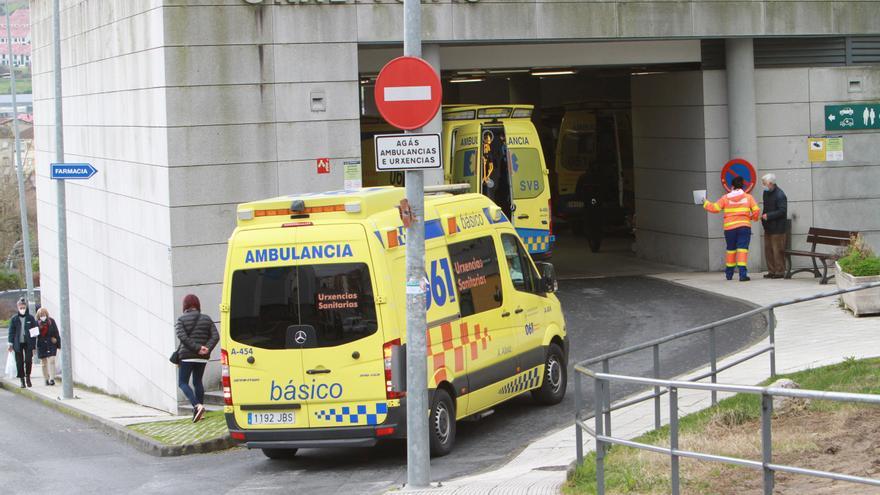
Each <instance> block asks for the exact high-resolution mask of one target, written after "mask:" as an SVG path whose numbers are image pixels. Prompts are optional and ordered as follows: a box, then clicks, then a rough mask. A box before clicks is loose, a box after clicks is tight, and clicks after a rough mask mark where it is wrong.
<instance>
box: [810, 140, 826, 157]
mask: <svg viewBox="0 0 880 495" xmlns="http://www.w3.org/2000/svg"><path fill="white" fill-rule="evenodd" d="M827 150H828V143H827V140H826V139H825V138H814V137H811V138H807V157H808V159H809V160H810V161H811V162H824V161H825V159H826V158H827Z"/></svg>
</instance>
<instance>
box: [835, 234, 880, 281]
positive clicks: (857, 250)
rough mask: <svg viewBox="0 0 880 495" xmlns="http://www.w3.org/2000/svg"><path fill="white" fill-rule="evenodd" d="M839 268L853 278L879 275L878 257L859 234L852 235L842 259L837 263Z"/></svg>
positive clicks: (879, 262)
mask: <svg viewBox="0 0 880 495" xmlns="http://www.w3.org/2000/svg"><path fill="white" fill-rule="evenodd" d="M837 262H838V263H839V264H840V268H841V269H842V270H843V271H844V272H846V273H849V274H850V275H852V276H854V277H872V276H876V275H880V257H878V256H876V255H874V251H873V250H871V247H870V246H869V245H868V243H867V241H865V238H864V237H862V235H861V234H857V235H854V236H853V237H852V239H851V240H850V244H849V246H847V248H846V250H845V251H844V252H843V257H842V258H840V259H839V260H838V261H837Z"/></svg>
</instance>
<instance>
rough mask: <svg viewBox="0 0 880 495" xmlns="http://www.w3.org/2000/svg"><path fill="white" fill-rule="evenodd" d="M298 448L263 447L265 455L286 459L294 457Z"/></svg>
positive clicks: (270, 457)
mask: <svg viewBox="0 0 880 495" xmlns="http://www.w3.org/2000/svg"><path fill="white" fill-rule="evenodd" d="M296 450H297V449H263V455H264V456H266V457H268V458H269V459H274V460H285V459H293V458H294V456H296Z"/></svg>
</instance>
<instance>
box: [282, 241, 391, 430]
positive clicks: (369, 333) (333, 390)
mask: <svg viewBox="0 0 880 495" xmlns="http://www.w3.org/2000/svg"><path fill="white" fill-rule="evenodd" d="M298 230H299V232H298V233H297V238H298V241H299V244H300V246H301V247H302V250H303V251H302V255H303V256H301V260H300V263H299V266H298V280H297V289H298V296H299V297H298V301H299V308H300V309H299V315H300V318H301V325H302V326H303V329H304V330H306V331H307V342H306V343H304V344H303V346H302V363H303V384H302V386H303V387H305V389H304V390H305V392H306V393H305V395H306V397H307V398H306V401H307V404H308V407H309V411H310V416H309V424H310V426H311V427H312V428H329V427H342V426H369V425H378V424H381V423H383V422H384V421H385V418H386V416H387V414H388V407H389V404H388V401H387V400H386V388H385V385H386V384H385V367H384V354H383V352H384V345H385V343H386V342H385V337H384V334H383V331H382V328H381V325H380V322H381V321H382V319H381V313H380V311H381V309H380V308H381V305H380V304H379V299H380V298H379V297H378V296H377V277H378V276H379V274H378V273H377V269H376V267H375V266H374V264H373V260H372V256H371V253H370V249H369V244H368V242H367V240H366V230H365V229H364V227H363V226H362V225H361V224H336V225H333V224H331V225H316V226H313V227H305V228H301V229H298ZM309 247H311V249H312V252H310V253H308V254H309V255H310V259H306V258H305V256H304V255H306V254H307V248H309ZM320 249H322V250H323V252H321V251H316V250H320Z"/></svg>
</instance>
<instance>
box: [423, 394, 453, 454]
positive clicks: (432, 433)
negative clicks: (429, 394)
mask: <svg viewBox="0 0 880 495" xmlns="http://www.w3.org/2000/svg"><path fill="white" fill-rule="evenodd" d="M428 436H429V437H430V438H431V457H443V456H444V455H446V454H448V453H450V452H452V446H453V445H454V444H455V404H454V403H453V402H452V397H450V396H449V393H448V392H446V391H445V390H443V389H442V388H439V389H437V391H436V392H434V400H433V401H432V402H431V416H430V424H429V425H428Z"/></svg>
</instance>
